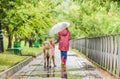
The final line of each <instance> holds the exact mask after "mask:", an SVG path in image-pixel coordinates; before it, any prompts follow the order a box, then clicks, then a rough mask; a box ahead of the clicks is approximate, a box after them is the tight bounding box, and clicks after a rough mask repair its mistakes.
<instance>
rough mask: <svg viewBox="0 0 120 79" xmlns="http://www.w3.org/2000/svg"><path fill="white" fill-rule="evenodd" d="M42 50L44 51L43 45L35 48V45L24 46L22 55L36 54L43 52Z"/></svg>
mask: <svg viewBox="0 0 120 79" xmlns="http://www.w3.org/2000/svg"><path fill="white" fill-rule="evenodd" d="M42 51H43V48H42V47H39V48H35V47H32V48H29V47H23V50H22V55H28V56H35V55H37V54H40V53H42Z"/></svg>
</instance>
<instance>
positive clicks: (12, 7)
mask: <svg viewBox="0 0 120 79" xmlns="http://www.w3.org/2000/svg"><path fill="white" fill-rule="evenodd" d="M3 3H4V5H3ZM119 3H120V2H119V1H117V0H107V1H106V0H89V1H88V0H66V1H64V0H56V1H54V0H32V1H30V0H24V1H20V0H12V1H11V0H8V1H7V2H6V1H4V0H1V1H0V5H1V7H0V11H1V14H0V16H1V17H0V20H1V21H2V25H3V28H6V27H8V28H9V32H8V31H7V33H8V35H9V34H12V35H14V34H15V35H17V36H18V37H20V38H25V37H30V36H31V35H32V36H34V38H35V39H36V40H39V39H41V38H42V39H44V38H46V37H49V36H48V31H49V29H50V28H51V27H52V26H53V25H54V24H55V23H57V22H60V21H69V22H70V23H71V27H70V31H71V33H72V37H73V38H78V37H85V36H98V35H105V34H116V33H118V32H119V31H120V30H119V29H120V27H119V25H120V22H119V21H120V19H119V18H120V14H119V11H120V10H119V8H120V7H119ZM73 29H74V30H73ZM4 30H6V29H4ZM39 36H40V37H41V38H39Z"/></svg>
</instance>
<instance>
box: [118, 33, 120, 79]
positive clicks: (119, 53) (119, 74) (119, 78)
mask: <svg viewBox="0 0 120 79" xmlns="http://www.w3.org/2000/svg"><path fill="white" fill-rule="evenodd" d="M119 60H120V34H119V35H118V79H120V61H119Z"/></svg>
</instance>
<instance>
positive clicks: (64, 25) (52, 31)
mask: <svg viewBox="0 0 120 79" xmlns="http://www.w3.org/2000/svg"><path fill="white" fill-rule="evenodd" d="M69 26H70V23H69V22H59V23H57V24H55V25H54V26H53V27H52V28H51V29H50V30H49V35H50V36H53V35H54V34H56V33H58V32H60V31H62V30H64V29H65V28H68V27H69Z"/></svg>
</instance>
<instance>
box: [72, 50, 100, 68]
mask: <svg viewBox="0 0 120 79" xmlns="http://www.w3.org/2000/svg"><path fill="white" fill-rule="evenodd" d="M72 51H74V52H75V53H76V54H77V55H79V56H82V57H83V58H85V59H87V60H89V61H90V62H92V63H93V64H94V65H95V67H96V68H99V67H100V65H99V64H97V63H96V62H94V61H92V60H91V59H89V58H88V57H87V56H86V55H84V54H83V53H81V52H79V51H78V50H77V49H72Z"/></svg>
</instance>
